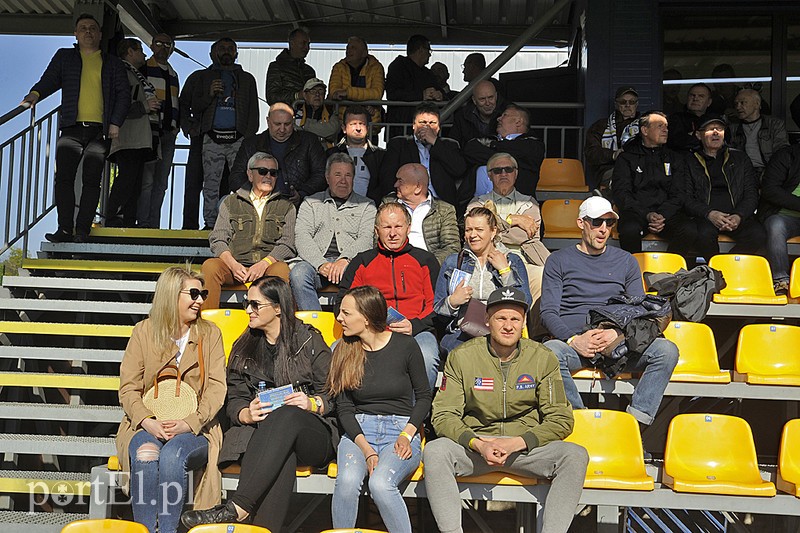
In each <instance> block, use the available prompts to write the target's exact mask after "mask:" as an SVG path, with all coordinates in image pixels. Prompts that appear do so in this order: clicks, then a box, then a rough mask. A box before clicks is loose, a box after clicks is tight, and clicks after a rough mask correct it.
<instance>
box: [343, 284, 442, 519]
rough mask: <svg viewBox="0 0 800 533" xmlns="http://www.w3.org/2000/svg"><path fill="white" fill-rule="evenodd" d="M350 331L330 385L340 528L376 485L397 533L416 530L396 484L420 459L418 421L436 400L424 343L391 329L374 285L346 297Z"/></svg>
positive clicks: (345, 321)
mask: <svg viewBox="0 0 800 533" xmlns="http://www.w3.org/2000/svg"><path fill="white" fill-rule="evenodd" d="M336 319H337V320H338V321H339V323H341V325H342V330H343V333H344V337H343V338H342V340H341V341H340V342H339V343H338V344H337V345H336V349H335V350H334V353H333V359H332V361H331V371H330V373H329V374H328V390H329V391H330V393H331V395H334V396H335V397H336V405H337V413H338V417H339V424H340V425H341V427H342V430H343V431H344V432H346V433H347V434H346V435H343V436H342V440H341V442H340V443H339V451H338V454H337V463H338V466H339V473H338V475H337V477H336V486H335V488H334V491H333V503H332V512H333V527H334V528H352V527H355V524H356V516H357V514H358V497H359V495H360V493H361V486H362V484H363V482H364V478H365V477H367V475H368V474H369V490H370V494H371V495H372V499H373V500H374V501H375V504H376V505H377V506H378V510H379V511H380V513H381V517H382V518H383V522H384V524H385V525H386V528H387V529H388V530H389V532H390V533H411V520H410V518H409V516H408V509H407V508H406V504H405V502H404V501H403V497H402V495H401V494H400V491H399V490H398V488H397V486H398V485H399V484H400V483H401V482H402V481H403V480H405V479H406V478H407V477H408V476H410V475H411V474H412V473H413V472H414V471H415V470H416V469H417V467H418V466H419V462H420V458H421V452H420V435H419V432H418V431H419V427H420V425H421V424H422V421H423V420H424V419H425V416H426V415H427V414H428V411H429V410H430V407H431V389H430V386H429V385H428V378H427V375H426V374H425V362H424V360H423V358H422V352H421V351H420V349H419V346H418V345H417V343H416V342H415V341H414V338H413V337H411V336H410V335H402V334H399V333H393V332H391V331H389V330H387V329H386V300H385V299H384V298H383V296H382V295H381V293H380V291H378V289H376V288H375V287H369V286H363V287H356V288H354V289H351V290H350V291H348V292H347V294H346V295H345V297H344V298H343V299H342V304H341V308H340V311H339V316H338V317H337V318H336Z"/></svg>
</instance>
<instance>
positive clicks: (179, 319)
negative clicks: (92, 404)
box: [117, 267, 227, 533]
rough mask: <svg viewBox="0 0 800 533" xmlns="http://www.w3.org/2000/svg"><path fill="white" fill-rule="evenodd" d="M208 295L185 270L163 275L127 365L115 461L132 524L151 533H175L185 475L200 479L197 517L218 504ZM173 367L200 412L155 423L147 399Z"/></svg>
mask: <svg viewBox="0 0 800 533" xmlns="http://www.w3.org/2000/svg"><path fill="white" fill-rule="evenodd" d="M207 294H208V291H207V290H204V289H203V281H202V278H201V277H200V276H199V275H198V274H196V273H194V272H192V271H190V270H188V269H185V268H181V267H170V268H168V269H167V270H165V271H164V272H163V273H162V274H161V276H160V277H159V278H158V282H157V283H156V290H155V294H154V296H153V306H152V308H151V310H150V318H148V319H146V320H143V321H142V322H139V323H138V324H137V325H136V327H135V328H134V330H133V334H132V335H131V339H130V341H129V342H128V347H127V348H126V350H125V355H124V357H123V358H122V365H121V367H120V389H119V399H120V403H121V404H122V407H123V409H124V411H125V416H124V418H123V419H122V423H121V424H120V427H119V431H118V433H117V454H118V455H119V457H120V464H121V465H122V468H123V469H124V470H126V471H129V472H130V487H129V488H130V495H131V503H132V507H133V517H134V519H135V520H136V521H137V522H140V523H142V524H144V525H145V526H147V528H148V529H149V530H150V531H151V533H154V532H155V531H159V532H160V533H172V532H174V531H176V529H177V527H178V521H179V519H180V514H181V510H182V508H183V505H184V503H185V502H186V501H187V497H188V495H189V494H190V492H191V491H190V490H188V489H189V480H190V479H192V478H190V476H189V474H188V472H194V474H195V477H194V478H193V481H194V483H193V488H194V490H195V492H194V506H195V508H196V509H205V508H208V507H211V506H213V505H215V504H217V503H219V501H220V496H221V475H220V472H219V469H218V468H217V457H218V455H219V449H220V446H221V443H222V431H221V430H220V427H219V422H218V421H217V418H216V415H217V412H218V411H219V410H220V408H221V407H222V403H223V401H224V400H225V391H226V390H227V387H226V382H225V354H224V351H223V348H222V337H221V335H220V331H219V329H218V328H217V327H216V326H215V325H214V324H211V323H209V322H206V321H204V320H202V319H201V318H200V305H201V304H202V302H203V300H204V299H205V297H206V295H207ZM170 364H172V365H175V366H177V367H178V369H179V371H180V373H181V375H182V376H183V378H182V379H183V382H184V383H186V384H188V385H189V386H190V387H191V388H192V389H194V391H195V392H196V393H197V410H196V411H195V412H194V413H191V414H189V415H188V416H186V417H185V418H183V419H182V420H157V419H156V418H155V417H154V415H153V413H152V412H151V411H150V410H149V409H148V408H147V407H146V406H145V404H144V402H143V399H142V398H143V396H144V395H145V393H146V392H147V390H148V389H150V388H151V387H152V386H153V383H154V380H155V378H156V376H157V375H158V374H159V372H160V371H161V370H162V369H163V368H164V367H165V366H166V365H170ZM198 475H199V479H198V478H197V477H196V476H198ZM177 491H180V492H177Z"/></svg>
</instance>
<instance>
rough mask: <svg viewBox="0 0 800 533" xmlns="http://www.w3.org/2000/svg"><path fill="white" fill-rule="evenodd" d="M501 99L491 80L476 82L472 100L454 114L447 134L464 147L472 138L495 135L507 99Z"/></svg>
mask: <svg viewBox="0 0 800 533" xmlns="http://www.w3.org/2000/svg"><path fill="white" fill-rule="evenodd" d="M501 100H502V99H501V97H500V95H498V94H497V89H496V88H495V86H494V84H493V83H492V82H491V81H489V80H483V81H482V82H480V83H478V84H476V85H475V89H474V90H473V91H472V100H470V101H469V102H467V104H466V105H465V106H464V107H462V108H460V109H457V110H456V112H455V114H454V115H453V126H452V127H451V128H450V131H449V132H447V136H448V137H450V138H451V139H455V140H456V141H458V144H459V145H461V147H462V148H463V147H464V146H466V144H467V142H468V141H470V140H471V139H475V138H478V137H491V136H493V135H494V134H495V133H496V132H497V117H498V116H499V115H500V113H502V112H503V109H505V101H501Z"/></svg>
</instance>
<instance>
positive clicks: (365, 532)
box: [322, 527, 388, 533]
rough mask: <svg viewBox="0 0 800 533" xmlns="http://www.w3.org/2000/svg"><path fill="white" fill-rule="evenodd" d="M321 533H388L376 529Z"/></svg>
mask: <svg viewBox="0 0 800 533" xmlns="http://www.w3.org/2000/svg"><path fill="white" fill-rule="evenodd" d="M322 533H388V532H386V531H382V530H380V531H379V530H377V529H362V528H360V527H359V528H355V529H326V530H325V531H323V532H322Z"/></svg>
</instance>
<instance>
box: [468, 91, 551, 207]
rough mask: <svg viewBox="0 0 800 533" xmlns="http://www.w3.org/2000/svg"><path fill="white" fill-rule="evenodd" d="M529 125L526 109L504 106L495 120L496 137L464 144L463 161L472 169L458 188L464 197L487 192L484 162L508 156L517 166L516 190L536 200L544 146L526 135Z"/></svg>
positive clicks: (530, 135) (487, 176)
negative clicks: (495, 157) (499, 156)
mask: <svg viewBox="0 0 800 533" xmlns="http://www.w3.org/2000/svg"><path fill="white" fill-rule="evenodd" d="M530 123H531V116H530V113H528V110H527V109H525V108H524V107H521V106H518V105H517V104H508V106H506V108H505V110H504V111H503V114H501V115H500V116H499V117H498V118H497V135H496V136H490V137H484V138H481V139H472V140H471V141H470V142H468V143H467V144H466V146H465V147H464V150H463V152H464V158H465V159H466V160H467V163H468V164H470V165H472V166H473V170H472V171H470V173H469V175H468V176H467V178H466V179H465V180H464V185H463V186H462V188H463V189H464V192H465V193H468V196H467V198H468V199H472V198H473V197H475V196H481V195H483V194H487V193H489V192H491V190H492V181H491V180H490V179H489V175H488V174H487V172H486V162H487V161H489V158H490V157H492V156H493V155H494V154H497V153H500V152H504V153H507V154H511V155H512V156H514V159H516V160H517V163H519V175H518V178H517V183H516V189H517V190H518V191H519V192H521V193H522V194H527V195H528V196H533V197H534V198H536V184H537V183H539V167H541V166H542V161H543V160H544V143H543V142H542V141H540V140H539V139H537V138H536V137H534V136H533V134H532V133H531V132H530V131H528V128H529V127H530Z"/></svg>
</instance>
